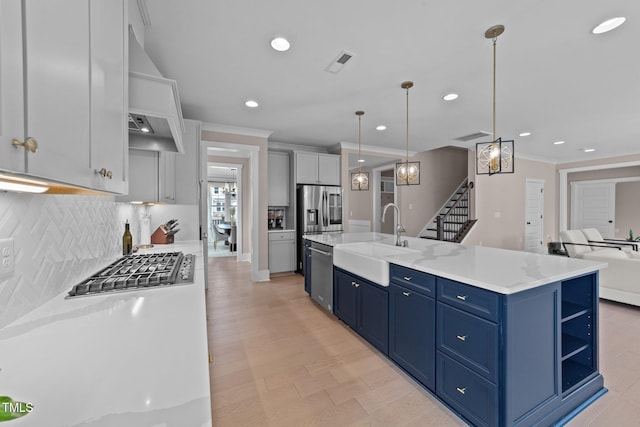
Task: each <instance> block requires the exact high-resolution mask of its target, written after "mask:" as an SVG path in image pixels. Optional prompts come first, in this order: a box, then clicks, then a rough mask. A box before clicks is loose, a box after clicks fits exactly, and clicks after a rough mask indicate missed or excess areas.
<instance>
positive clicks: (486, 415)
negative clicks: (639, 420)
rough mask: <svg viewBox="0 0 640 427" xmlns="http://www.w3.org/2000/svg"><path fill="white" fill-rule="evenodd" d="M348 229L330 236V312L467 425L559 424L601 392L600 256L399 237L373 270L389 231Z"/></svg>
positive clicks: (389, 240) (602, 266)
mask: <svg viewBox="0 0 640 427" xmlns="http://www.w3.org/2000/svg"><path fill="white" fill-rule="evenodd" d="M358 234H360V236H355V235H354V236H349V234H348V233H347V234H345V235H344V236H342V237H338V236H334V237H332V239H333V240H332V243H334V245H333V253H334V309H335V313H336V315H337V316H338V317H339V318H340V319H341V320H343V321H344V322H345V323H346V324H348V325H349V326H350V327H351V328H353V329H354V330H355V331H356V332H358V333H359V334H360V335H362V336H363V337H364V338H365V339H366V340H367V341H369V343H370V344H372V345H373V346H374V347H376V348H377V349H378V350H380V351H381V352H383V353H385V354H386V355H388V357H389V358H390V359H391V360H393V361H394V363H396V365H398V366H399V367H401V368H402V369H404V370H405V371H406V372H407V373H409V374H410V375H412V376H413V377H414V378H415V379H416V380H417V381H418V382H420V383H421V384H422V385H423V386H424V387H425V388H426V389H427V390H428V391H429V392H430V393H432V394H433V395H434V396H435V397H437V398H438V399H439V400H440V401H442V402H443V403H445V404H446V405H447V406H448V407H449V408H451V409H452V410H453V411H454V412H456V413H457V414H458V415H459V416H460V417H462V418H463V419H465V420H466V421H467V422H469V423H470V424H472V425H478V426H529V425H541V426H545V425H562V424H563V423H564V422H566V421H567V420H569V419H571V418H572V417H573V416H574V415H575V413H576V412H579V411H580V410H581V409H582V408H584V407H585V406H586V405H588V404H589V403H590V402H592V401H593V400H595V399H597V398H598V397H599V396H601V395H602V394H604V393H605V392H606V389H605V388H604V380H603V377H602V376H601V375H600V373H599V370H598V270H599V269H600V268H604V267H606V264H604V263H591V262H586V261H582V260H574V259H569V258H562V257H554V256H548V255H541V254H531V253H526V252H517V251H507V250H501V249H492V248H485V247H469V246H464V245H460V244H453V243H448V242H438V241H428V240H422V239H412V238H409V239H408V240H409V247H408V248H406V249H403V248H399V249H394V250H393V252H398V251H399V253H394V254H390V253H392V251H391V250H386V251H379V252H378V253H388V254H390V255H384V256H381V257H382V258H383V259H384V261H386V262H388V263H389V267H388V270H387V271H388V277H386V278H380V280H376V277H375V274H374V275H372V274H371V271H372V269H371V268H369V266H370V265H372V264H370V261H371V259H370V258H371V257H373V256H375V254H376V253H377V251H376V250H367V245H371V247H372V248H374V249H375V248H376V245H378V248H377V249H380V247H379V245H380V244H385V243H390V242H391V244H393V242H394V239H393V236H388V235H386V237H385V235H380V234H379V233H358ZM358 237H360V238H362V239H363V240H361V241H359V242H357V241H356V240H357V239H358ZM362 242H368V243H365V244H363V243H362ZM324 243H325V244H326V243H328V242H327V240H326V238H325V240H324ZM350 251H351V254H349V252H350ZM358 252H359V254H358ZM341 254H347V255H348V256H342V255H341ZM358 256H360V257H362V260H363V262H360V259H359V258H358ZM576 261H577V262H576ZM350 263H351V264H350ZM363 266H364V267H363ZM367 275H368V277H365V276H367ZM385 283H386V284H388V285H385Z"/></svg>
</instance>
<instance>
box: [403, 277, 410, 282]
mask: <svg viewBox="0 0 640 427" xmlns="http://www.w3.org/2000/svg"><path fill="white" fill-rule="evenodd" d="M403 279H404V280H406V281H407V282H410V281H411V276H404V277H403Z"/></svg>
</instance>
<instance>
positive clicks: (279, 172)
mask: <svg viewBox="0 0 640 427" xmlns="http://www.w3.org/2000/svg"><path fill="white" fill-rule="evenodd" d="M290 168H291V166H290V165H289V154H288V153H278V152H274V151H270V152H269V206H289V204H290V198H289V193H290V191H289V188H290V187H291V181H290V180H289V170H290Z"/></svg>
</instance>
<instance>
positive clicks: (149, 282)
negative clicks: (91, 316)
mask: <svg viewBox="0 0 640 427" xmlns="http://www.w3.org/2000/svg"><path fill="white" fill-rule="evenodd" d="M194 267H195V255H193V254H187V255H184V254H183V253H182V252H163V253H155V254H145V255H129V256H125V257H122V258H120V259H118V260H117V261H116V262H114V263H112V264H111V265H109V266H108V267H105V268H104V269H102V270H101V271H99V272H97V273H96V274H94V275H92V276H91V277H89V278H87V279H85V280H83V281H82V282H80V283H78V284H77V285H75V286H74V287H73V288H71V290H70V291H69V295H68V296H67V298H73V297H79V296H88V295H96V294H104V293H107V292H126V291H137V290H141V289H149V288H159V287H165V286H171V285H179V284H187V283H193V269H194Z"/></svg>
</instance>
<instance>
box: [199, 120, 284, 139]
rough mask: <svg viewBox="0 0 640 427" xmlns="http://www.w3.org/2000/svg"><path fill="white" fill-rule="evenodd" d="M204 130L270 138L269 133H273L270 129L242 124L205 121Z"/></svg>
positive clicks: (203, 123)
mask: <svg viewBox="0 0 640 427" xmlns="http://www.w3.org/2000/svg"><path fill="white" fill-rule="evenodd" d="M202 130H203V131H207V132H221V133H231V134H234V135H243V136H255V137H258V138H265V139H266V138H269V135H271V134H272V133H273V131H270V130H264V129H252V128H244V127H240V126H230V125H222V124H218V123H205V122H202Z"/></svg>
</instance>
